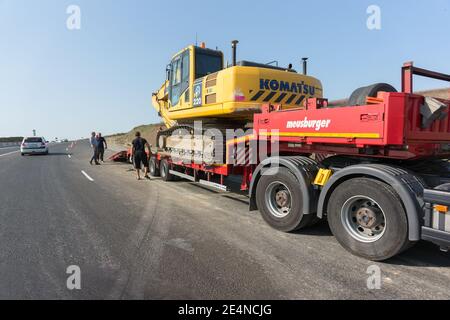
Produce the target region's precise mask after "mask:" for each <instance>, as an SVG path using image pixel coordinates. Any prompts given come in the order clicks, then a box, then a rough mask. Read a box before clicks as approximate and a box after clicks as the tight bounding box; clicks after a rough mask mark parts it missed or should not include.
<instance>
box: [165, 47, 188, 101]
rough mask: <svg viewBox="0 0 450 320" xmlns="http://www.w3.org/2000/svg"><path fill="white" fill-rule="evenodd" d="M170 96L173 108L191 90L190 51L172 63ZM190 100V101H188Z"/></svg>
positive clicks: (177, 57)
mask: <svg viewBox="0 0 450 320" xmlns="http://www.w3.org/2000/svg"><path fill="white" fill-rule="evenodd" d="M170 69H171V72H170V87H169V96H170V102H171V104H172V106H174V105H176V104H178V102H179V101H180V96H181V95H182V94H183V92H184V91H186V89H188V88H189V51H188V50H186V51H185V52H184V53H182V54H180V55H178V56H176V57H175V58H174V59H173V60H172V63H171V67H170ZM186 100H188V99H186Z"/></svg>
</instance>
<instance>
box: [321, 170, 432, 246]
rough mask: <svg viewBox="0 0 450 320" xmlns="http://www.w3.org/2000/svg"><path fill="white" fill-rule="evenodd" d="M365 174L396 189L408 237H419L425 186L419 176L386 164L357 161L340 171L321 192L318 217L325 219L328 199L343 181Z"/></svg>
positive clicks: (418, 238)
mask: <svg viewBox="0 0 450 320" xmlns="http://www.w3.org/2000/svg"><path fill="white" fill-rule="evenodd" d="M362 176H364V177H373V178H375V179H378V180H381V181H383V182H385V183H386V184H388V185H390V186H391V187H393V188H394V189H395V191H396V192H397V194H398V195H399V196H400V198H401V200H402V202H403V206H404V208H405V211H406V215H407V219H408V229H409V240H411V241H418V240H420V227H421V225H422V222H421V221H422V220H423V215H424V212H423V206H424V202H423V199H422V196H423V190H424V189H425V186H424V183H423V182H422V180H421V179H420V178H418V177H417V176H415V175H414V174H413V173H411V172H410V171H407V170H405V169H403V168H400V167H395V166H390V165H384V164H357V165H353V166H349V167H345V168H343V169H341V170H339V171H337V172H336V173H335V174H333V175H332V176H331V178H330V180H329V181H328V182H327V184H326V185H325V186H324V188H323V189H322V191H321V193H320V196H319V201H318V208H317V216H318V217H319V218H322V217H323V216H324V215H325V214H326V210H327V205H328V199H329V197H330V195H331V193H332V192H333V190H334V189H335V188H336V187H337V186H338V185H339V184H340V183H342V182H343V181H345V180H348V179H351V178H356V177H362Z"/></svg>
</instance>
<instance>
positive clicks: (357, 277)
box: [0, 142, 450, 299]
mask: <svg viewBox="0 0 450 320" xmlns="http://www.w3.org/2000/svg"><path fill="white" fill-rule="evenodd" d="M15 151H16V150H14V149H10V150H3V149H2V150H0V178H1V179H0V219H1V223H0V298H1V299H12V298H14V299H144V298H145V299H405V298H412V299H433V298H437V299H449V298H450V254H446V253H442V252H440V251H439V250H438V248H437V247H435V246H434V245H431V244H428V243H419V244H418V245H417V246H415V247H414V248H412V249H411V250H409V251H408V252H406V253H404V254H402V255H400V256H398V257H396V258H394V259H392V260H390V261H389V262H387V263H376V264H375V263H373V262H369V261H366V260H364V259H360V258H357V257H355V256H353V255H351V254H349V253H347V252H346V251H345V250H344V249H342V248H341V246H340V245H339V244H338V243H337V241H336V240H335V239H334V238H333V236H332V235H331V232H330V230H329V229H328V227H327V225H326V223H322V224H320V225H318V226H316V227H313V228H310V229H308V230H306V231H303V232H299V233H295V234H285V233H281V232H277V231H275V230H272V229H271V228H270V227H268V226H267V225H266V224H265V223H264V222H263V220H262V218H261V217H260V216H259V214H258V213H257V212H249V211H248V210H247V208H248V206H247V199H246V198H245V196H243V195H237V194H229V193H222V192H215V191H211V190H208V189H205V188H201V187H198V186H195V185H192V184H191V183H189V182H183V181H180V182H173V183H165V182H163V181H161V180H159V179H153V180H152V181H137V180H136V179H135V177H134V174H133V172H132V171H130V169H131V168H130V166H129V165H127V164H116V163H106V164H104V165H101V166H90V165H89V163H88V159H89V156H90V149H89V146H88V144H87V142H78V143H77V144H75V145H74V147H73V148H70V145H69V144H57V145H52V146H51V147H50V152H51V153H50V155H48V156H26V157H21V156H20V153H18V152H17V151H16V152H15ZM11 152H13V153H11ZM108 154H110V153H108ZM69 155H70V157H69ZM82 171H84V173H82ZM374 264H375V265H377V266H378V267H379V268H380V270H381V276H382V279H381V288H380V289H368V287H367V279H368V277H369V274H368V273H367V269H368V268H369V267H370V266H371V265H374ZM71 265H76V266H79V268H80V270H81V289H80V290H69V289H68V288H67V285H66V282H67V278H68V277H69V274H67V273H66V270H67V268H68V267H69V266H71Z"/></svg>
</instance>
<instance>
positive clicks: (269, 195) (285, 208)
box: [264, 181, 292, 219]
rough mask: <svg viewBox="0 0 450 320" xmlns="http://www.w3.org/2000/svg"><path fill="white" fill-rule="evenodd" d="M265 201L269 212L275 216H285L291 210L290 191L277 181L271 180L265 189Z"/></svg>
mask: <svg viewBox="0 0 450 320" xmlns="http://www.w3.org/2000/svg"><path fill="white" fill-rule="evenodd" d="M264 198H265V201H266V203H267V207H268V208H269V211H270V213H271V214H272V215H273V216H274V217H276V218H279V219H281V218H285V217H286V216H288V215H289V214H290V212H291V205H292V204H291V192H290V190H289V188H288V187H287V186H286V185H285V184H283V183H282V182H279V181H274V182H272V183H271V184H270V185H269V186H268V187H267V189H266V191H265V196H264Z"/></svg>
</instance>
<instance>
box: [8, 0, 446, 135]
mask: <svg viewBox="0 0 450 320" xmlns="http://www.w3.org/2000/svg"><path fill="white" fill-rule="evenodd" d="M72 4H73V5H78V6H79V7H80V8H81V30H75V31H69V30H68V29H67V28H66V20H67V18H68V14H67V13H66V9H67V7H68V6H69V5H72ZM371 4H375V5H378V6H379V7H380V8H381V30H372V31H371V30H369V29H367V27H366V20H367V18H368V14H367V13H366V9H367V7H368V6H369V5H371ZM196 34H197V35H198V39H199V41H205V42H206V44H207V46H208V47H212V48H215V47H216V46H217V47H219V48H220V49H222V50H223V51H224V54H225V56H226V57H227V58H228V59H230V56H231V52H230V51H231V50H230V48H229V47H230V41H231V40H232V39H239V40H240V45H239V49H238V58H239V59H246V60H252V61H257V62H269V61H272V60H278V61H279V63H280V64H282V65H287V64H288V63H290V62H292V63H293V64H294V66H295V67H296V68H297V69H301V68H300V62H299V61H300V58H301V57H303V56H308V57H310V63H309V73H310V74H311V75H313V76H315V77H317V78H319V79H320V80H321V81H322V83H323V86H324V92H325V96H326V97H328V98H330V99H336V98H342V97H346V96H348V95H350V93H351V92H352V91H353V89H355V88H356V87H359V86H362V85H367V84H370V83H374V82H380V81H382V82H389V83H392V84H393V85H394V86H396V87H397V88H399V84H400V67H401V65H402V63H403V62H404V61H408V60H414V61H415V63H416V65H418V66H421V67H425V68H430V69H435V70H438V71H442V72H446V73H450V41H449V40H450V1H448V0H429V1H407V0H404V1H401V0H397V1H378V0H371V1H365V0H359V1H356V0H355V1H350V0H348V1H345V0H342V1H320V0H316V1H288V0H285V1H266V0H260V1H242V0H241V1H235V0H228V1H226V2H219V1H203V0H202V1H197V0H191V1H178V0H171V1H150V0H148V1H144V0H141V1H139V0H127V1H125V0H70V1H65V0H27V1H25V0H0V39H1V41H0V136H12V135H30V134H31V130H32V129H37V130H38V134H39V135H44V136H46V137H47V138H48V139H53V138H54V137H68V138H80V137H82V136H83V137H86V136H87V135H88V134H89V132H90V131H92V130H98V131H101V132H103V133H104V134H108V133H115V132H124V131H128V130H130V129H131V128H132V127H134V126H137V125H140V124H145V123H153V122H158V120H159V119H158V117H157V114H156V112H155V111H154V110H153V108H152V106H151V93H152V91H154V90H156V89H157V88H158V87H159V86H160V85H161V83H162V81H163V80H164V76H165V75H164V70H165V66H166V64H167V63H168V62H169V60H170V57H171V56H172V54H174V53H175V52H177V51H179V50H180V49H182V48H183V47H185V46H186V45H189V44H191V43H193V42H195V36H196ZM445 85H446V84H444V83H440V82H430V81H418V82H417V86H416V88H417V89H422V88H436V87H443V86H445Z"/></svg>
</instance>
